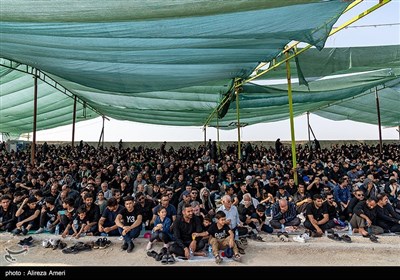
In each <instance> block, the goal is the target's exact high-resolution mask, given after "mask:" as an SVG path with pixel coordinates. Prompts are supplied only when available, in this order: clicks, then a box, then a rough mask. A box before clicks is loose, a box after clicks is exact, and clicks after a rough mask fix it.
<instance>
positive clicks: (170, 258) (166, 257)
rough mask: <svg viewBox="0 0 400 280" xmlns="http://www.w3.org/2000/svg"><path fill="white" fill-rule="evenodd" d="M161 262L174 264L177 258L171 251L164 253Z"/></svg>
mask: <svg viewBox="0 0 400 280" xmlns="http://www.w3.org/2000/svg"><path fill="white" fill-rule="evenodd" d="M161 263H162V264H174V263H175V258H174V256H173V255H171V254H170V253H169V252H167V253H166V254H164V256H162V258H161Z"/></svg>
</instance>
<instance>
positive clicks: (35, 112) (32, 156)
mask: <svg viewBox="0 0 400 280" xmlns="http://www.w3.org/2000/svg"><path fill="white" fill-rule="evenodd" d="M36 74H37V73H36V71H35V75H34V76H33V81H34V89H33V139H32V146H31V164H32V165H33V166H34V164H35V154H36V122H37V96H38V84H37V79H38V77H37V75H36Z"/></svg>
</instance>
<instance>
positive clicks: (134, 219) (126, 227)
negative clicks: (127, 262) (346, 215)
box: [115, 196, 142, 253]
mask: <svg viewBox="0 0 400 280" xmlns="http://www.w3.org/2000/svg"><path fill="white" fill-rule="evenodd" d="M124 201H125V208H124V209H122V210H121V212H120V213H119V214H118V215H117V218H115V224H116V225H117V226H118V230H119V232H120V233H121V235H122V236H123V238H124V244H123V245H122V250H126V251H127V252H128V253H130V252H132V250H133V248H134V247H135V245H134V244H133V242H132V239H134V238H137V237H138V236H139V234H140V231H141V230H142V213H141V211H140V208H139V207H138V206H136V205H135V204H134V201H135V199H134V198H133V197H132V196H126V197H124Z"/></svg>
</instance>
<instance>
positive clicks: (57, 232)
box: [54, 225, 60, 235]
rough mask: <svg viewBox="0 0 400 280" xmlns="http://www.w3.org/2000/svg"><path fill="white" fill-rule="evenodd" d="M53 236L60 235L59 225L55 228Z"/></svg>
mask: <svg viewBox="0 0 400 280" xmlns="http://www.w3.org/2000/svg"><path fill="white" fill-rule="evenodd" d="M54 234H55V235H59V234H60V225H57V226H56V230H55V232H54Z"/></svg>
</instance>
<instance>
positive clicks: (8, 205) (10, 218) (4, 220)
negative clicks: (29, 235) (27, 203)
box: [0, 195, 17, 232]
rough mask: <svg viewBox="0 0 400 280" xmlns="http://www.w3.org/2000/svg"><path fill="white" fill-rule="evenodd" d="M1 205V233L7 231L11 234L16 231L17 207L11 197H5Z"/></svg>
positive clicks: (0, 200)
mask: <svg viewBox="0 0 400 280" xmlns="http://www.w3.org/2000/svg"><path fill="white" fill-rule="evenodd" d="M0 203H1V206H0V219H1V221H0V231H2V230H5V231H7V232H10V231H12V230H13V229H15V223H16V221H17V218H16V217H15V213H16V212H17V206H16V205H15V204H14V203H12V202H11V197H9V196H8V195H3V196H2V197H1V199H0Z"/></svg>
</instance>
